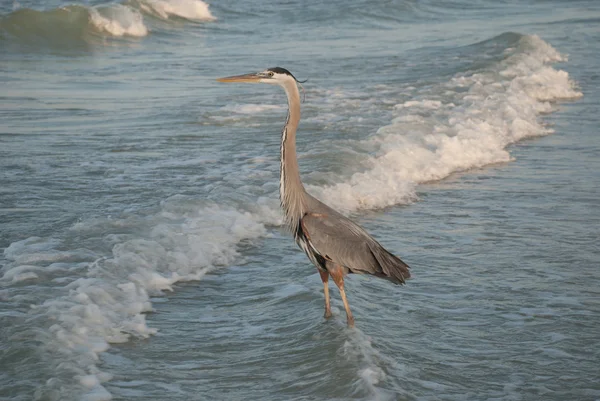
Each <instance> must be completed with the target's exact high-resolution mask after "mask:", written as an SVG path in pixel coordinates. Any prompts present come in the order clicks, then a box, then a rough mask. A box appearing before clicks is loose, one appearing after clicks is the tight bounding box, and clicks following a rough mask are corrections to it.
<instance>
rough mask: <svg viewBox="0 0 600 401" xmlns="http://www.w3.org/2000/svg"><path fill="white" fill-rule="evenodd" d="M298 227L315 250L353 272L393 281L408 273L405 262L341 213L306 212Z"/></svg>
mask: <svg viewBox="0 0 600 401" xmlns="http://www.w3.org/2000/svg"><path fill="white" fill-rule="evenodd" d="M334 213H335V212H334ZM300 227H302V230H303V231H304V234H305V236H306V238H307V239H308V241H309V242H310V246H311V247H312V248H313V249H314V250H315V251H316V252H317V253H319V254H320V255H322V256H323V257H325V258H326V259H328V260H331V262H333V263H336V264H338V265H341V266H344V267H345V268H347V269H348V270H349V271H351V272H353V273H367V274H373V275H375V276H377V277H382V278H386V279H388V280H390V281H392V282H394V283H396V284H403V283H404V281H405V280H406V279H408V278H409V277H410V272H409V270H408V269H409V267H408V265H407V264H406V263H404V262H403V261H402V260H400V259H399V258H398V257H396V256H394V255H392V254H391V253H390V252H388V251H387V250H385V248H383V247H382V246H381V245H380V244H379V243H378V242H377V241H376V240H375V239H374V238H373V237H371V236H370V235H369V234H368V233H367V232H366V231H365V230H363V229H362V228H361V227H360V226H358V225H357V224H355V223H354V222H352V221H351V220H349V219H348V218H346V217H344V216H341V215H339V214H337V213H335V214H332V213H327V214H317V213H308V214H306V215H305V216H304V217H303V218H302V220H301V224H300Z"/></svg>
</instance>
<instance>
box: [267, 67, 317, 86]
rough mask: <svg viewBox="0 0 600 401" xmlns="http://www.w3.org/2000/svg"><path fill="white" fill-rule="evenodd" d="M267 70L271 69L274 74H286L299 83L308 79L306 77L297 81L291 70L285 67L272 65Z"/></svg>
mask: <svg viewBox="0 0 600 401" xmlns="http://www.w3.org/2000/svg"><path fill="white" fill-rule="evenodd" d="M268 70H269V71H273V72H274V73H276V74H287V75H289V76H290V77H292V78H294V81H296V82H298V83H301V84H303V83H305V82H306V81H308V79H305V80H304V81H298V79H296V77H295V76H294V75H293V74H292V73H291V72H289V71H288V70H286V69H285V68H282V67H273V68H269V69H268Z"/></svg>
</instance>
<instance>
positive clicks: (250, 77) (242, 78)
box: [217, 73, 261, 83]
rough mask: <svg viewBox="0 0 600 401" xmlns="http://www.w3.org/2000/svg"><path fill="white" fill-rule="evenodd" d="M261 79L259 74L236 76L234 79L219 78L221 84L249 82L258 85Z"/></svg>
mask: <svg viewBox="0 0 600 401" xmlns="http://www.w3.org/2000/svg"><path fill="white" fill-rule="evenodd" d="M260 79H261V77H260V76H259V75H258V74H255V73H254V74H244V75H234V76H232V77H224V78H217V81H219V82H248V83H258V82H260Z"/></svg>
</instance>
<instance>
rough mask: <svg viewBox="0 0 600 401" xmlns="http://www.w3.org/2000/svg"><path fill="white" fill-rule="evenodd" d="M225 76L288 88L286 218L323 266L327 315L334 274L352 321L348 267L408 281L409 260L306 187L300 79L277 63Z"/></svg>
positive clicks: (283, 151) (351, 322)
mask: <svg viewBox="0 0 600 401" xmlns="http://www.w3.org/2000/svg"><path fill="white" fill-rule="evenodd" d="M218 81H220V82H248V83H268V84H276V85H279V86H281V87H283V89H284V90H285V92H286V94H287V100H288V107H289V110H288V116H287V120H286V123H285V126H284V127H283V131H282V133H281V174H280V183H279V196H280V201H281V207H282V208H283V212H284V216H285V224H286V226H287V227H288V228H289V229H290V231H291V232H292V234H293V235H294V239H295V240H296V243H297V244H298V246H299V247H300V248H301V249H302V250H303V251H304V252H305V253H306V255H307V256H308V258H309V259H310V261H311V262H312V263H313V264H314V265H315V266H316V267H317V270H318V271H319V274H320V276H321V280H322V281H323V287H324V293H325V317H330V316H331V307H330V301H329V286H328V281H329V277H330V276H331V278H332V279H333V281H334V282H335V284H336V285H337V287H338V288H339V290H340V295H341V297H342V301H343V302H344V308H345V309H346V316H347V320H348V325H349V326H353V325H354V318H353V316H352V312H351V310H350V306H349V304H348V300H347V298H346V292H345V290H344V276H345V275H346V274H348V273H360V274H371V275H374V276H377V277H381V278H385V279H388V280H390V281H392V282H394V283H396V284H404V282H405V280H406V279H408V278H409V277H410V271H409V266H408V265H407V264H406V263H404V262H403V261H402V260H400V259H399V258H398V257H396V256H394V255H393V254H391V253H390V252H388V251H387V250H386V249H385V248H383V247H382V246H381V245H380V244H379V243H378V242H377V241H376V240H375V239H374V238H373V237H371V236H370V235H369V234H368V233H367V232H366V231H365V230H364V229H363V228H362V227H360V226H359V225H358V224H356V223H354V222H353V221H352V220H350V219H348V218H347V217H345V216H343V215H342V214H340V213H338V212H337V211H335V210H334V209H332V208H331V207H329V206H327V205H326V204H324V203H323V202H321V201H319V200H318V199H316V198H315V197H313V196H311V195H310V194H309V193H308V192H306V190H305V188H304V185H303V184H302V180H301V179H300V173H299V169H298V159H297V156H296V131H297V128H298V123H299V121H300V93H299V91H298V81H297V80H296V78H295V77H294V76H293V75H292V74H291V73H290V72H289V71H288V70H286V69H284V68H280V67H275V68H269V69H267V70H265V71H262V72H259V73H252V74H246V75H237V76H233V77H226V78H219V79H218Z"/></svg>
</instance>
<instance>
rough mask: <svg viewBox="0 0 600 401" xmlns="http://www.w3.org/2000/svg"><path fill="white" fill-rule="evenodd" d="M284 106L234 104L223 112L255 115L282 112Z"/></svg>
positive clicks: (224, 108)
mask: <svg viewBox="0 0 600 401" xmlns="http://www.w3.org/2000/svg"><path fill="white" fill-rule="evenodd" d="M284 109H286V108H285V106H281V105H276V104H235V105H228V106H225V107H223V109H222V110H223V111H226V112H233V113H238V114H256V113H261V112H264V111H271V110H284Z"/></svg>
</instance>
